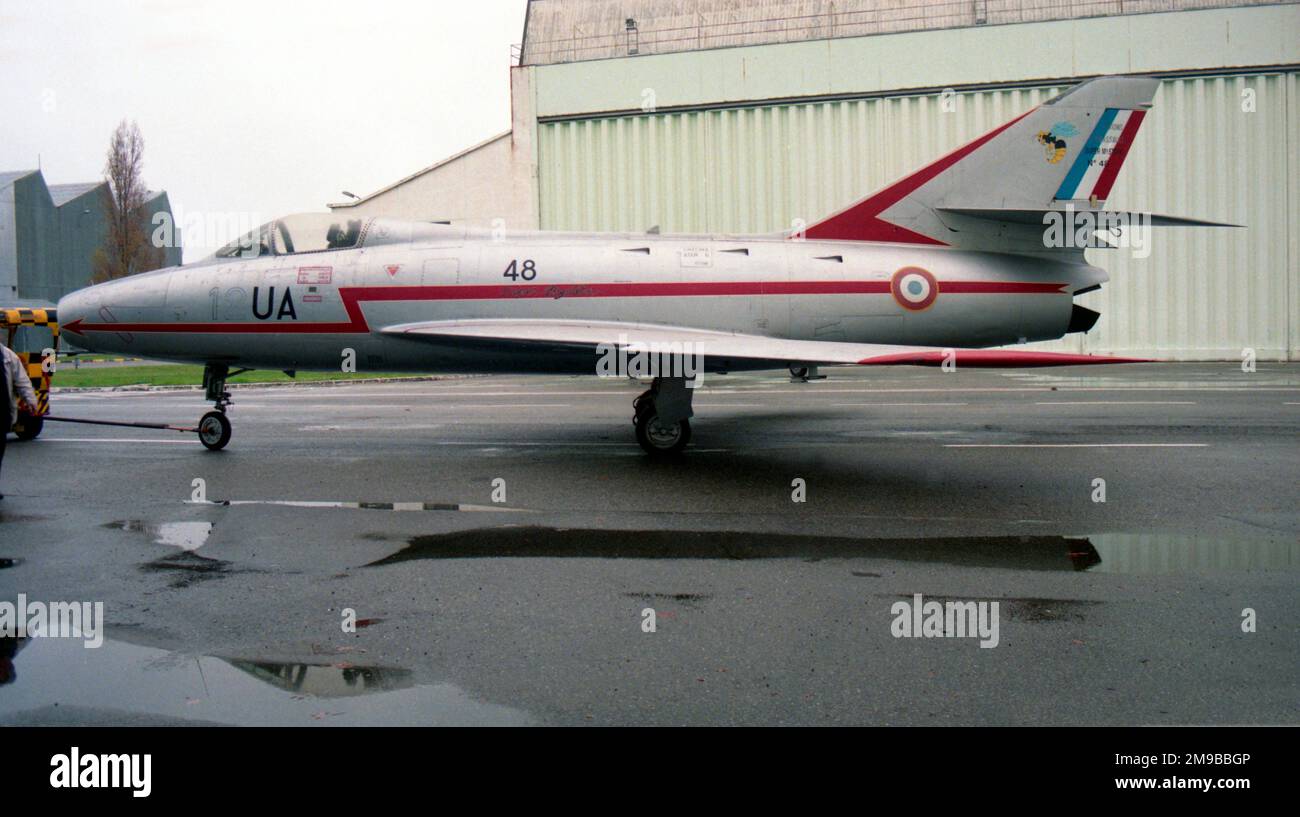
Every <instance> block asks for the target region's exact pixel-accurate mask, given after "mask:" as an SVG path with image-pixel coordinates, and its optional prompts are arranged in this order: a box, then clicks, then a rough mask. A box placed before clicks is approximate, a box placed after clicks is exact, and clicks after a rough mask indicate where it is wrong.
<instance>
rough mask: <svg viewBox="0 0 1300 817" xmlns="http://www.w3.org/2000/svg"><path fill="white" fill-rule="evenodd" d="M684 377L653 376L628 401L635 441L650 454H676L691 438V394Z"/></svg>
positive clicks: (662, 455) (661, 455)
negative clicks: (652, 378)
mask: <svg viewBox="0 0 1300 817" xmlns="http://www.w3.org/2000/svg"><path fill="white" fill-rule="evenodd" d="M693 393H694V392H693V391H692V390H691V389H689V388H687V386H686V378H684V377H656V378H655V379H654V381H653V382H652V383H651V384H650V388H649V389H647V390H646V391H644V392H643V393H642V394H641V396H640V397H638V398H637V399H636V400H634V401H632V411H633V416H632V425H633V426H635V427H636V441H637V442H638V443H640V445H641V447H642V448H643V449H645V452H646V453H647V454H649V455H651V456H652V457H666V456H672V455H675V454H680V453H681V452H682V450H683V449H685V448H686V446H687V444H688V443H690V441H691V421H690V417H691V415H692V414H693V412H692V411H691V396H692V395H693Z"/></svg>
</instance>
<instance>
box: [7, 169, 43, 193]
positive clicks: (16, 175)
mask: <svg viewBox="0 0 1300 817" xmlns="http://www.w3.org/2000/svg"><path fill="white" fill-rule="evenodd" d="M35 172H36V171H35V170H0V190H4V189H5V188H6V187H8V186H9V185H11V184H13V183H14V182H16V181H18V180H19V179H21V178H22V177H23V176H30V175H32V174H33V173H35Z"/></svg>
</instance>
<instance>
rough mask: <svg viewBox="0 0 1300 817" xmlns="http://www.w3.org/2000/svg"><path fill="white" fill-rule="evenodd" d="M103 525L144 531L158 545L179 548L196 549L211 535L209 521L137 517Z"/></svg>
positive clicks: (118, 528) (136, 531) (111, 527)
mask: <svg viewBox="0 0 1300 817" xmlns="http://www.w3.org/2000/svg"><path fill="white" fill-rule="evenodd" d="M103 527H106V528H108V529H109V530H125V531H132V532H134V533H144V534H146V535H148V536H150V537H151V538H152V539H153V540H154V542H155V543H157V544H159V545H168V546H169V547H175V548H180V549H181V550H198V549H199V548H201V547H203V544H204V543H205V542H207V541H208V537H209V536H210V535H212V523H211V522H159V523H157V524H155V523H152V522H143V521H141V520H139V519H122V520H118V521H116V522H106V523H105V524H104V526H103Z"/></svg>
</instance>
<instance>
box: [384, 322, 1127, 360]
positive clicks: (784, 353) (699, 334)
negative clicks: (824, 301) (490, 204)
mask: <svg viewBox="0 0 1300 817" xmlns="http://www.w3.org/2000/svg"><path fill="white" fill-rule="evenodd" d="M381 332H382V333H383V334H385V335H390V336H394V337H404V338H409V339H412V340H421V341H426V342H430V343H437V344H443V345H452V346H462V345H472V346H478V347H480V348H499V349H501V350H503V351H509V350H512V349H513V350H518V351H528V352H539V351H546V350H554V351H556V352H574V351H592V352H598V351H600V350H601V349H602V348H604V349H618V348H629V349H632V350H647V351H650V352H654V353H660V354H664V353H682V354H699V355H703V357H704V360H705V363H706V367H707V368H708V369H731V368H739V366H738V365H736V364H739V363H743V364H745V367H746V368H773V369H780V368H785V367H786V366H789V365H790V364H792V363H799V364H806V365H827V366H829V365H856V366H940V365H942V364H943V363H944V362H945V361H949V360H952V361H953V362H954V363H955V364H956V365H959V366H969V367H978V368H1017V367H1039V366H1076V365H1084V364H1100V363H1142V362H1145V361H1143V360H1140V359H1138V358H1122V357H1102V356H1098V355H1076V354H1065V353H1058V352H1034V351H1023V352H1021V351H1015V350H1006V349H945V348H938V347H933V346H891V345H887V344H876V343H835V342H829V341H816V340H787V339H785V338H771V337H764V336H762V335H747V334H741V333H733V332H719V331H716V330H710V329H692V328H689V327H680V326H665V325H660V324H646V323H624V322H617V321H573V320H500V319H481V320H464V321H429V322H423V323H405V324H398V325H395V326H389V327H386V328H384V329H382V330H381Z"/></svg>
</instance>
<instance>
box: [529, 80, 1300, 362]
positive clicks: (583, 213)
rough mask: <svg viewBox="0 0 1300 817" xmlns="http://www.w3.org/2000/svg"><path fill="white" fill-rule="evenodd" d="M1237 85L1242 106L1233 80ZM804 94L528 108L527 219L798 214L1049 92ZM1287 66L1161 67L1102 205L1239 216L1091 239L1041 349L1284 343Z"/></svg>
mask: <svg viewBox="0 0 1300 817" xmlns="http://www.w3.org/2000/svg"><path fill="white" fill-rule="evenodd" d="M1246 89H1252V90H1253V91H1254V107H1255V111H1254V113H1248V112H1246V111H1244V110H1243V104H1242V103H1243V96H1242V92H1243V91H1244V90H1246ZM1058 90H1059V89H1056V88H1035V89H1011V90H995V91H981V92H969V93H958V94H957V95H956V97H955V99H953V100H952V102H953V103H954V104H953V106H952V107H953V110H952V111H951V112H945V110H944V108H943V107H942V105H943V100H942V99H941V97H939V96H925V97H899V98H883V99H866V100H849V101H833V102H814V103H807V104H783V105H767V106H755V107H744V108H734V109H722V110H707V111H697V112H685V113H664V114H647V115H641V116H627V117H618V118H605V119H583V120H575V121H562V122H549V123H541V124H539V126H538V173H539V194H540V210H541V213H540V220H541V226H542V228H543V229H578V230H643V229H646V228H649V227H651V226H653V225H656V224H657V225H659V226H660V227H661V229H662V230H663V231H664V232H735V233H751V232H767V231H773V230H782V229H788V228H789V227H790V226H791V224H792V223H793V221H794V219H796V218H802V219H805V220H806V221H808V222H812V221H815V220H816V219H817V218H819V217H821V216H823V215H825V214H827V213H830V212H833V211H834V210H835V209H837V208H839V207H841V206H843V205H845V204H847V203H849V202H850V201H852V200H854V199H856V198H858V197H860V196H861V195H863V194H865V193H868V192H870V191H872V190H874V189H876V188H879V187H881V186H883V185H884V184H887V183H888V182H890V181H892V180H893V179H896V178H898V177H900V176H902V175H903V174H904V173H906V172H907V171H909V170H912V169H914V168H916V167H918V166H919V165H921V164H923V163H924V162H926V161H927V160H929V159H932V158H935V157H937V156H939V155H941V154H943V153H944V152H946V151H948V150H950V149H952V148H954V147H956V146H958V145H960V144H962V143H963V142H965V141H967V140H969V139H972V138H974V137H976V136H978V135H979V134H981V133H983V132H985V131H987V130H989V129H990V128H992V127H995V126H996V125H998V124H1000V123H1002V122H1004V121H1006V120H1007V119H1010V118H1011V117H1013V116H1015V115H1016V114H1018V113H1020V112H1022V111H1024V110H1026V109H1028V108H1030V107H1032V106H1033V105H1036V104H1038V103H1040V102H1042V101H1044V100H1046V99H1048V98H1050V97H1051V96H1053V95H1054V94H1055V93H1057V92H1058ZM1298 90H1300V82H1298V80H1297V74H1295V73H1289V74H1266V75H1252V76H1235V77H1210V78H1192V79H1173V80H1166V81H1165V82H1164V83H1163V85H1162V87H1161V89H1160V91H1159V93H1158V95H1157V96H1156V103H1155V110H1154V112H1153V113H1152V115H1151V116H1149V117H1148V118H1147V121H1146V123H1145V124H1144V126H1143V129H1142V131H1141V132H1140V134H1139V136H1138V139H1137V141H1136V142H1135V144H1134V147H1133V152H1132V153H1131V155H1130V158H1129V160H1128V163H1127V164H1126V165H1125V169H1124V172H1123V173H1122V174H1121V175H1120V179H1119V181H1118V183H1117V184H1116V187H1115V189H1114V191H1113V193H1112V195H1111V201H1110V204H1111V206H1113V207H1123V208H1133V209H1144V210H1151V211H1153V212H1157V213H1167V214H1172V215H1188V216H1200V217H1205V218H1210V219H1216V220H1223V221H1231V222H1236V223H1240V224H1246V225H1248V229H1245V230H1211V229H1202V228H1193V229H1188V228H1177V229H1174V228H1170V229H1165V230H1160V231H1155V236H1154V240H1153V242H1152V249H1151V254H1150V256H1149V257H1148V258H1146V259H1139V258H1134V257H1132V256H1131V254H1130V253H1128V252H1126V251H1109V252H1105V253H1102V252H1100V251H1094V252H1092V254H1091V258H1092V260H1093V262H1094V263H1097V264H1099V265H1100V266H1104V267H1106V268H1107V269H1108V270H1110V272H1111V274H1112V278H1113V280H1112V282H1111V283H1110V284H1109V285H1108V286H1107V287H1106V288H1105V289H1103V290H1102V291H1101V292H1099V293H1092V294H1090V295H1088V296H1085V297H1084V298H1082V299H1081V300H1080V302H1081V303H1083V304H1084V305H1086V306H1089V307H1091V308H1093V309H1097V310H1099V311H1100V312H1102V315H1103V317H1102V320H1101V321H1100V322H1099V324H1098V326H1097V328H1096V329H1094V330H1093V331H1092V332H1091V333H1090V334H1089V335H1088V336H1086V337H1083V336H1074V337H1071V338H1068V339H1066V340H1063V341H1059V342H1056V343H1053V344H1048V345H1047V348H1066V349H1082V350H1087V351H1097V352H1117V353H1118V352H1122V353H1130V354H1142V355H1151V356H1157V357H1160V358H1164V359H1188V360H1192V359H1211V358H1230V359H1236V358H1239V357H1240V354H1241V350H1242V349H1243V348H1244V347H1252V348H1254V349H1256V350H1257V353H1258V354H1259V356H1260V357H1261V358H1262V359H1277V358H1281V357H1289V358H1290V359H1300V349H1298V348H1297V346H1298V344H1300V317H1298V315H1297V313H1300V275H1298V274H1297V269H1296V267H1297V259H1296V248H1297V245H1300V235H1297V232H1298V231H1300V225H1298V224H1297V221H1298V219H1297V217H1296V209H1295V208H1296V203H1297V202H1296V198H1297V182H1296V179H1295V175H1296V168H1294V167H1291V166H1289V165H1290V164H1294V162H1295V161H1296V160H1295V159H1294V158H1293V157H1295V156H1296V151H1297V147H1298V145H1297V140H1298V139H1300V135H1298V134H1300V123H1298V122H1297V107H1298V106H1297V92H1298Z"/></svg>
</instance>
